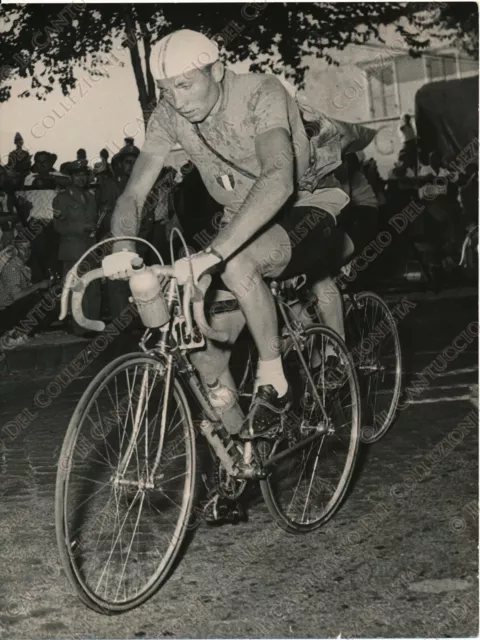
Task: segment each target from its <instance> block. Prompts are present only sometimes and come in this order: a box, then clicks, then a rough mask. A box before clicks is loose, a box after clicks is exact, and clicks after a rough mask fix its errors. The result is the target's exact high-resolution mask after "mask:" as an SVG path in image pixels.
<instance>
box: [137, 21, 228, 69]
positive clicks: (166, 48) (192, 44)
mask: <svg viewBox="0 0 480 640" xmlns="http://www.w3.org/2000/svg"><path fill="white" fill-rule="evenodd" d="M218 57H219V54H218V45H217V43H216V42H214V41H213V40H210V39H209V38H207V36H204V35H203V33H199V32H198V31H191V30H190V29H180V30H179V31H174V32H173V33H171V34H170V35H168V36H165V37H164V38H162V39H161V40H159V42H157V43H156V44H154V45H153V47H152V51H151V54H150V69H151V71H152V75H153V77H154V78H155V80H166V79H167V78H174V77H175V76H180V75H182V74H184V75H186V76H187V77H188V75H189V74H191V72H192V71H193V70H195V69H201V68H202V67H206V66H207V65H209V64H213V63H214V62H215V61H216V60H218Z"/></svg>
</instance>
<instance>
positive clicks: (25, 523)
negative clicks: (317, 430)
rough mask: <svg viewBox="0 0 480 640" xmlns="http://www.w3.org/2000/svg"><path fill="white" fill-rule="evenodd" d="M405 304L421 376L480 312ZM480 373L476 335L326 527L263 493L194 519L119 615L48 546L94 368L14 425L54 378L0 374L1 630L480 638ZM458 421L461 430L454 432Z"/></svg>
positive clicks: (412, 376) (420, 396) (414, 397)
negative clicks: (233, 517)
mask: <svg viewBox="0 0 480 640" xmlns="http://www.w3.org/2000/svg"><path fill="white" fill-rule="evenodd" d="M408 311H409V312H408V314H407V315H406V316H405V318H404V320H403V321H402V323H401V329H402V338H403V344H404V347H405V350H406V369H407V377H406V379H407V384H409V385H410V386H411V388H415V387H414V385H413V381H414V380H416V379H417V380H418V376H417V374H418V372H419V371H421V370H422V369H424V368H425V367H426V366H427V365H428V364H429V363H431V362H432V361H434V360H435V359H438V357H439V356H440V355H441V354H442V352H444V353H445V351H444V349H445V347H447V346H449V345H450V344H451V343H452V341H453V340H454V339H455V337H456V336H457V335H459V334H460V333H461V332H462V331H463V330H465V329H466V328H467V327H468V326H469V324H470V323H471V322H472V321H474V320H475V319H476V313H477V312H476V301H474V300H461V301H455V302H452V301H446V302H445V301H444V302H443V303H433V302H425V303H422V302H417V303H416V307H415V308H411V309H409V310H408ZM447 353H450V355H451V354H452V352H447ZM438 362H439V360H437V364H438ZM476 369H477V353H476V345H475V344H472V345H471V346H470V348H469V349H468V350H466V351H465V352H463V353H460V354H457V356H456V357H455V358H453V360H451V361H450V363H448V367H447V368H446V370H445V371H443V372H441V375H439V376H438V377H436V379H435V380H434V381H433V383H431V384H430V385H429V387H428V388H426V389H425V390H423V391H422V392H418V393H417V392H415V393H413V392H412V393H411V394H410V400H411V403H410V404H409V406H408V407H407V408H405V409H404V410H403V411H402V412H401V413H400V415H399V417H398V420H397V422H396V424H395V425H394V427H393V428H392V430H391V431H390V432H389V433H388V434H387V435H386V436H385V438H384V439H383V440H381V441H380V442H379V443H377V444H375V445H373V446H372V447H370V448H367V449H365V451H364V456H363V457H364V459H363V461H362V465H361V468H360V469H359V473H358V476H357V480H356V483H355V485H354V487H353V490H352V492H351V494H350V495H349V497H348V499H347V500H346V502H345V504H344V506H343V507H342V509H341V510H340V511H339V512H338V513H337V515H336V516H335V517H334V519H333V520H332V521H331V522H330V523H328V524H327V525H326V526H325V528H324V529H322V530H321V531H320V532H317V533H314V534H311V535H309V536H300V537H292V536H290V535H288V534H286V533H283V532H282V531H280V530H278V529H276V528H275V527H274V525H273V524H272V521H271V519H270V517H269V514H268V512H267V511H266V508H265V507H264V505H263V504H262V503H261V502H258V503H255V504H253V505H251V508H250V519H249V522H247V523H242V524H240V525H238V526H236V527H232V526H226V527H222V528H218V529H216V528H215V529H212V528H209V527H206V526H202V527H201V528H199V529H198V530H197V532H196V535H195V538H194V540H193V542H192V544H191V545H190V547H189V549H188V553H187V554H186V556H185V558H184V559H183V560H182V562H181V563H180V565H179V567H178V569H177V570H176V572H175V573H174V574H173V576H172V578H171V579H170V581H169V582H168V583H167V584H166V586H165V587H164V588H163V589H162V590H161V591H160V592H159V593H158V594H157V595H156V596H155V597H154V598H153V599H152V600H151V601H150V602H149V603H147V604H146V605H144V606H143V607H141V608H139V609H137V610H135V611H133V612H130V613H127V614H124V615H122V616H120V617H113V618H109V617H105V616H101V615H98V614H96V613H94V612H92V611H90V610H88V609H86V608H85V607H84V606H83V605H82V604H81V602H80V601H79V600H78V599H77V598H76V597H75V596H74V595H73V594H72V592H71V588H70V586H69V584H68V582H67V580H66V578H65V576H64V575H63V574H62V572H61V569H60V567H59V563H58V559H57V550H56V544H55V532H54V499H53V498H54V481H55V471H56V469H55V464H56V461H57V457H58V452H59V447H60V445H61V442H62V437H63V434H64V431H65V428H66V425H67V423H68V419H69V417H70V414H71V412H72V409H73V407H74V403H75V400H76V399H77V398H78V396H79V393H81V390H82V388H84V387H85V386H86V383H87V380H79V381H76V382H74V383H72V384H71V385H69V386H68V387H67V388H66V389H65V391H64V392H63V393H62V394H61V395H60V396H59V397H58V398H57V399H56V400H55V402H54V403H53V404H52V405H51V406H49V407H48V408H46V409H44V410H42V411H38V410H37V413H38V415H37V416H36V417H35V419H34V420H33V422H32V423H31V424H29V425H28V426H26V427H24V428H21V425H20V422H21V420H20V421H19V420H17V427H18V428H17V431H18V434H16V437H10V435H11V434H13V433H14V431H15V429H14V427H13V426H12V421H13V420H15V419H18V416H19V415H20V416H22V417H23V420H24V422H25V423H26V422H28V420H29V415H30V414H29V412H30V413H32V412H33V411H34V407H33V403H32V401H33V397H34V395H35V393H36V391H37V390H40V389H43V388H45V386H46V384H47V381H46V380H35V381H32V380H23V381H21V380H19V381H17V382H16V383H15V384H13V383H10V384H4V385H3V386H2V387H1V389H0V392H1V393H2V404H1V405H0V412H1V421H2V423H3V426H4V430H3V432H2V438H3V447H2V449H1V451H0V473H1V476H2V480H1V490H0V517H1V524H0V637H4V638H8V639H9V640H17V639H19V638H80V637H83V638H85V637H87V638H133V637H139V638H141V637H146V638H153V637H155V638H158V637H172V636H174V637H219V638H220V637H223V638H225V637H338V636H339V635H340V634H341V637H344V638H345V637H379V636H380V637H381V636H383V637H412V636H413V637H458V636H461V637H468V636H477V633H478V622H477V611H478V604H477V573H478V563H477V558H478V552H477V538H478V527H477V520H478V506H477V505H478V502H477V500H478V496H477V477H478V468H477V458H478V454H477V451H478V449H477V446H478V436H477V427H476V420H477V415H476V406H477V405H476V400H475V397H474V396H475V391H474V389H472V385H474V384H475V383H476V381H477V370H476ZM412 385H413V386H412ZM32 415H33V413H32ZM469 417H470V421H469ZM8 424H9V425H10V426H9V429H10V435H8V433H6V432H5V425H8ZM458 425H463V426H462V427H461V428H460V431H458V429H457V427H458ZM455 429H457V431H456V433H457V434H458V433H460V434H461V437H460V436H457V437H456V438H454V439H451V438H450V439H449V437H450V435H451V433H452V432H453V431H454V430H455ZM452 442H454V444H452Z"/></svg>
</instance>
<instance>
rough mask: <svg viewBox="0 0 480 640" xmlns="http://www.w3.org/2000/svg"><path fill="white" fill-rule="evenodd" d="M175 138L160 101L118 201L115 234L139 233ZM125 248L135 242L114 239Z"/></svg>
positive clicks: (133, 245) (113, 229)
mask: <svg viewBox="0 0 480 640" xmlns="http://www.w3.org/2000/svg"><path fill="white" fill-rule="evenodd" d="M175 142H176V140H175V137H174V135H173V133H172V131H171V130H170V128H169V126H168V119H167V116H166V113H165V107H164V105H163V104H162V103H161V102H160V103H159V104H158V105H157V107H156V108H155V110H154V111H153V113H152V115H151V117H150V120H149V123H148V127H147V131H146V135H145V142H144V144H143V147H142V150H141V152H140V155H139V156H138V158H137V160H136V162H135V165H134V167H133V171H132V175H131V176H130V180H129V181H128V184H127V186H126V188H125V191H124V192H123V193H122V195H121V196H120V197H119V198H118V200H117V203H116V205H115V209H114V211H113V215H112V226H111V230H112V233H113V235H114V236H137V235H138V231H139V229H140V223H141V220H142V209H143V205H144V203H145V200H146V199H147V197H148V194H149V193H150V190H151V188H152V187H153V185H154V184H155V181H156V179H157V178H158V176H159V173H160V171H161V170H162V168H163V165H164V163H165V159H166V157H167V156H168V154H169V153H170V151H171V149H172V148H173V146H174V145H175ZM123 248H127V249H129V250H131V251H135V243H134V242H127V241H123V242H116V243H115V248H114V250H115V251H119V250H120V249H123Z"/></svg>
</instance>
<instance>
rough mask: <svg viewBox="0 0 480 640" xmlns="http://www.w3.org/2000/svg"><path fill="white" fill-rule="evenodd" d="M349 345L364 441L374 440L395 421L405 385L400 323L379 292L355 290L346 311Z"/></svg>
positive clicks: (384, 432)
mask: <svg viewBox="0 0 480 640" xmlns="http://www.w3.org/2000/svg"><path fill="white" fill-rule="evenodd" d="M345 332H346V337H347V345H348V347H349V348H350V350H351V353H352V357H353V362H354V365H355V368H356V370H357V376H358V381H359V384H360V394H361V398H362V430H361V436H362V442H364V443H373V442H377V441H378V440H380V438H381V437H382V436H384V435H385V434H386V433H387V431H388V429H389V428H390V426H391V425H392V423H393V420H394V418H395V414H396V411H397V407H398V401H399V399H400V393H401V387H402V352H401V348H400V338H399V335H398V330H397V324H396V322H395V318H394V317H393V315H392V313H391V312H390V309H389V308H388V306H387V304H386V303H385V302H384V301H383V300H382V299H381V298H380V296H378V295H377V294H376V293H372V292H370V291H363V292H362V293H359V294H355V296H354V302H353V303H352V302H349V304H348V305H347V309H346V314H345Z"/></svg>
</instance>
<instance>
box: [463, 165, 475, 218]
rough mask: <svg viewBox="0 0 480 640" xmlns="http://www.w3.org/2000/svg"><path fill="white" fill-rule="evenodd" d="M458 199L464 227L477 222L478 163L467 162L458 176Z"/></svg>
mask: <svg viewBox="0 0 480 640" xmlns="http://www.w3.org/2000/svg"><path fill="white" fill-rule="evenodd" d="M459 200H460V205H461V207H462V214H463V224H464V225H465V227H466V228H471V227H472V225H475V224H478V165H477V164H469V165H467V167H466V168H465V171H464V172H463V173H462V175H461V176H460V180H459Z"/></svg>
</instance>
